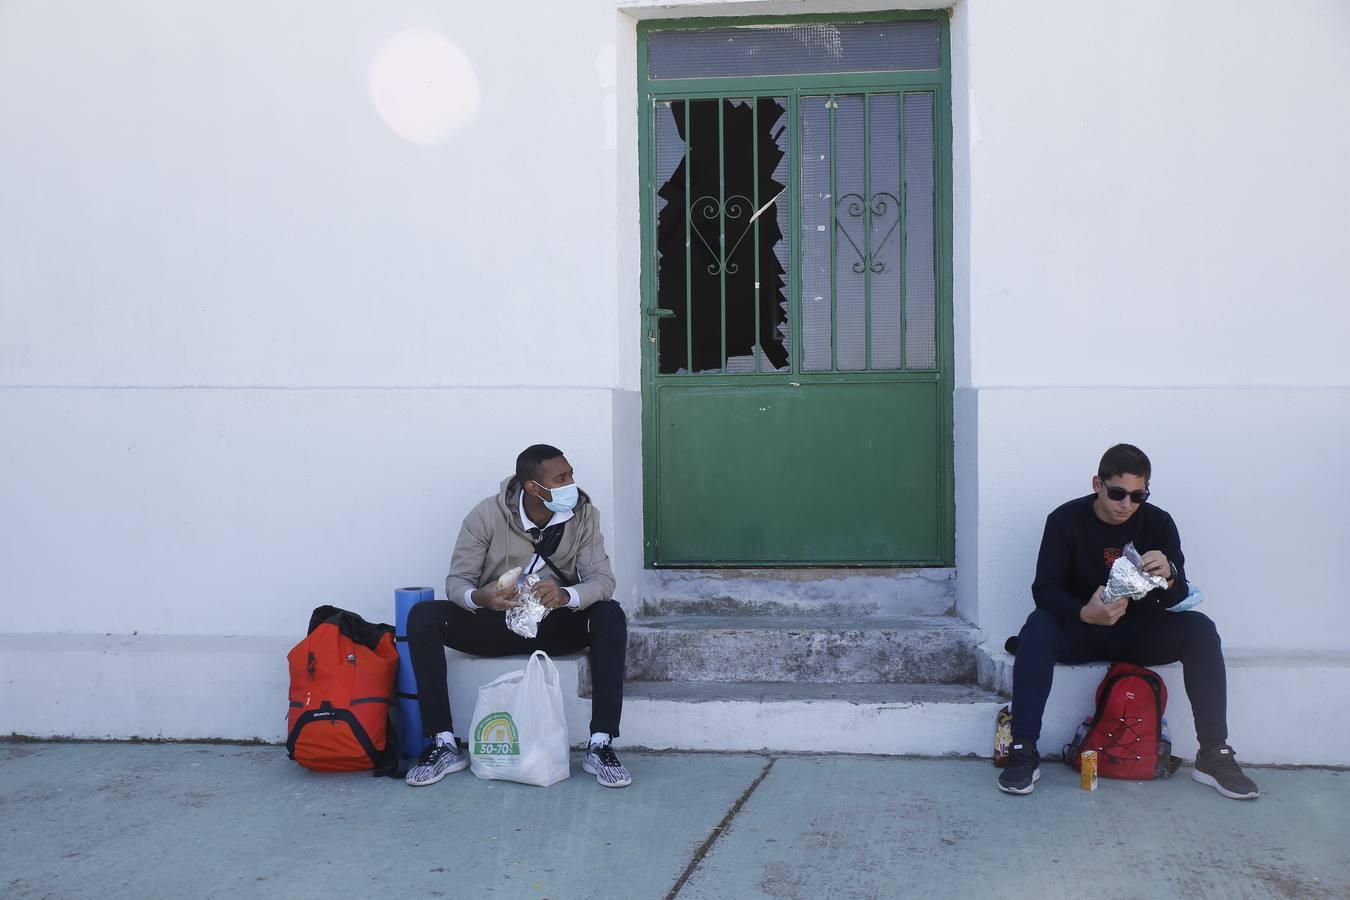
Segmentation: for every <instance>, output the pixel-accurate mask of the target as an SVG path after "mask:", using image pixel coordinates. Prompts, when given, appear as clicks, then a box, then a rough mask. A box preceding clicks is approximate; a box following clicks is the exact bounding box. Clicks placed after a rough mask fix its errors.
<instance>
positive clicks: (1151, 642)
mask: <svg viewBox="0 0 1350 900" xmlns="http://www.w3.org/2000/svg"><path fill="white" fill-rule="evenodd" d="M1101 660H1105V661H1107V662H1128V663H1134V664H1135V665H1137V666H1161V665H1166V664H1167V663H1174V662H1180V663H1181V668H1182V675H1183V677H1184V678H1185V681H1186V696H1187V697H1189V698H1190V701H1191V709H1192V711H1193V712H1194V713H1195V736H1196V738H1198V739H1199V741H1200V746H1201V747H1206V748H1208V747H1213V746H1215V745H1217V744H1223V743H1226V742H1227V740H1228V679H1227V675H1226V673H1225V670H1224V662H1223V646H1222V644H1221V642H1220V641H1219V632H1218V631H1217V630H1216V629H1215V628H1214V623H1213V622H1211V621H1210V619H1209V617H1208V616H1206V615H1205V614H1204V613H1198V612H1194V611H1192V612H1182V613H1171V612H1167V611H1166V610H1164V609H1161V608H1159V607H1157V606H1150V605H1147V604H1140V603H1133V602H1131V604H1130V610H1129V611H1128V612H1126V613H1125V615H1124V616H1122V617H1121V618H1120V619H1119V620H1117V622H1116V624H1114V625H1088V624H1087V623H1085V622H1080V621H1073V622H1064V621H1062V620H1060V619H1059V618H1058V617H1057V616H1055V614H1054V613H1051V612H1047V611H1046V610H1043V609H1037V610H1035V611H1034V612H1033V613H1032V614H1031V615H1029V616H1027V623H1026V624H1025V625H1023V626H1022V633H1021V635H1020V638H1019V640H1018V644H1017V657H1016V662H1015V663H1014V664H1013V707H1012V711H1013V721H1012V736H1013V742H1014V743H1019V744H1034V743H1036V741H1037V739H1038V738H1040V736H1041V716H1042V715H1043V714H1044V712H1045V701H1046V698H1047V697H1049V696H1050V684H1051V681H1052V680H1053V679H1054V675H1055V663H1057V662H1059V663H1068V664H1069V665H1076V664H1079V663H1087V662H1097V661H1101ZM1087 712H1089V710H1084V713H1085V714H1086V713H1087Z"/></svg>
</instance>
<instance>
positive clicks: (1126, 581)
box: [1102, 556, 1167, 603]
mask: <svg viewBox="0 0 1350 900" xmlns="http://www.w3.org/2000/svg"><path fill="white" fill-rule="evenodd" d="M1161 587H1167V579H1166V578H1162V577H1160V576H1158V575H1149V574H1147V573H1146V572H1144V571H1143V570H1141V569H1139V568H1138V567H1137V566H1136V565H1135V564H1134V563H1132V562H1130V560H1129V558H1128V556H1121V557H1120V558H1119V559H1117V560H1116V561H1115V562H1113V563H1112V564H1111V574H1110V576H1109V577H1108V578H1107V579H1106V590H1104V591H1102V602H1103V603H1110V602H1112V601H1113V600H1119V599H1120V598H1122V597H1128V598H1129V599H1131V600H1138V599H1140V598H1141V597H1143V596H1144V595H1145V594H1147V593H1148V592H1149V591H1152V590H1155V589H1157V588H1161Z"/></svg>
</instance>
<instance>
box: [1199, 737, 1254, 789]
mask: <svg viewBox="0 0 1350 900" xmlns="http://www.w3.org/2000/svg"><path fill="white" fill-rule="evenodd" d="M1191 777H1192V778H1194V779H1195V780H1196V781H1198V782H1200V783H1201V784H1207V785H1209V786H1210V787H1212V788H1214V790H1216V791H1218V792H1219V793H1220V794H1223V795H1224V796H1225V797H1230V798H1232V799H1234V800H1251V799H1252V798H1253V797H1259V796H1261V792H1260V791H1259V790H1258V789H1257V787H1256V782H1254V781H1252V780H1251V779H1250V778H1248V777H1247V776H1246V775H1244V774H1242V769H1241V767H1239V766H1238V762H1237V757H1236V756H1234V755H1233V748H1232V747H1230V746H1228V745H1227V744H1220V745H1219V746H1217V747H1213V748H1211V749H1209V750H1201V751H1200V752H1199V753H1197V754H1196V755H1195V771H1193V772H1191Z"/></svg>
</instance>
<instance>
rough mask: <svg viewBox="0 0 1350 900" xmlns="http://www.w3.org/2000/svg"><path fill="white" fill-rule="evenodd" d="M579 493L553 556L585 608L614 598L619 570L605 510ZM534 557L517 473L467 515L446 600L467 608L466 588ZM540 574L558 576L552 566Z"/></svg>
mask: <svg viewBox="0 0 1350 900" xmlns="http://www.w3.org/2000/svg"><path fill="white" fill-rule="evenodd" d="M579 493H580V496H579V497H578V498H577V505H576V508H575V509H574V510H573V511H572V518H571V519H569V520H568V521H567V526H566V528H565V529H564V530H563V537H562V543H560V544H559V545H558V549H557V551H555V552H554V554H553V555H552V557H550V558H551V559H552V560H553V564H554V565H555V566H557V567H558V569H559V570H560V571H561V572H562V573H563V574H564V575H566V576H567V577H568V578H569V579H571V580H572V581H573V582H574V584H573V585H572V587H574V588H576V591H577V595H578V596H579V597H580V598H581V608H582V609H585V608H586V607H588V606H590V605H591V604H592V603H595V602H596V601H597V600H609V599H612V598H613V597H614V572H613V571H612V570H611V569H610V567H609V555H608V554H607V553H605V539H604V536H603V535H601V534H600V513H599V511H598V510H596V508H595V506H594V504H592V503H591V498H590V497H588V496H586V492H585V491H581V492H579ZM533 558H534V548H533V545H532V544H531V543H530V538H529V535H527V534H526V533H525V530H524V529H523V528H521V527H520V485H519V484H517V483H516V480H515V478H514V477H512V478H507V479H506V480H505V481H503V482H502V485H501V490H499V491H498V492H497V494H496V495H495V496H492V497H487V498H485V499H484V500H483V501H482V502H480V503H479V504H478V505H477V506H475V507H474V508H473V509H471V510H469V514H468V515H467V516H465V517H464V524H463V525H461V526H460V529H459V538H458V539H457V540H456V541H455V552H454V553H453V554H452V555H451V557H450V574H449V575H447V576H446V578H445V596H446V599H448V600H449V601H451V602H452V603H458V604H459V605H460V606H464V592H465V591H466V590H471V589H475V588H478V587H481V586H482V585H484V584H487V583H488V582H490V581H494V580H496V579H497V578H498V577H499V576H501V574H502V573H503V572H505V571H506V570H508V569H510V568H513V567H515V566H520V567H522V568H524V567H525V566H527V565H529V564H530V561H531V560H532V559H533ZM539 574H540V575H541V576H543V577H545V578H556V576H554V574H553V571H552V570H551V569H549V568H548V567H547V566H544V567H543V568H542V569H540V570H539Z"/></svg>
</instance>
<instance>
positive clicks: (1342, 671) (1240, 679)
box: [980, 644, 1350, 766]
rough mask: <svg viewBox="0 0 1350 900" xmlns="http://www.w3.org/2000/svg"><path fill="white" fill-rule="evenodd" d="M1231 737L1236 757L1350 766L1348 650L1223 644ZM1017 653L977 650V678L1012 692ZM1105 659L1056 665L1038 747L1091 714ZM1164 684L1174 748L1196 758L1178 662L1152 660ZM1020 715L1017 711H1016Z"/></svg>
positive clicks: (1051, 750)
mask: <svg viewBox="0 0 1350 900" xmlns="http://www.w3.org/2000/svg"><path fill="white" fill-rule="evenodd" d="M1224 658H1225V660H1226V661H1227V663H1228V735H1229V737H1228V740H1229V743H1230V744H1232V745H1233V749H1234V750H1236V751H1237V756H1238V760H1239V761H1241V762H1252V763H1281V764H1288V765H1337V766H1344V765H1350V752H1348V751H1347V749H1346V748H1347V747H1348V746H1350V722H1347V721H1346V718H1345V716H1344V715H1341V714H1340V713H1339V710H1340V709H1341V708H1342V706H1343V704H1341V703H1340V702H1339V701H1340V698H1343V697H1345V696H1346V694H1347V692H1350V654H1346V653H1339V654H1335V653H1326V654H1316V655H1306V656H1273V655H1269V654H1259V653H1250V652H1244V651H1241V650H1236V651H1235V650H1231V649H1225V651H1224ZM1012 667H1013V658H1012V657H1011V656H1009V655H1008V654H1007V653H1006V652H1004V650H1003V649H1002V648H1001V647H998V646H995V645H992V644H985V645H983V646H982V647H981V648H980V683H981V684H982V685H983V686H985V687H987V688H990V689H992V690H997V691H999V692H1001V693H1004V694H1007V695H1009V696H1011V694H1012ZM1108 668H1109V666H1108V664H1107V663H1091V664H1089V665H1085V666H1056V667H1055V682H1054V687H1053V688H1052V689H1051V691H1050V700H1049V702H1048V703H1047V704H1046V707H1045V716H1044V718H1043V719H1042V722H1041V739H1040V742H1039V748H1040V751H1041V752H1042V753H1047V754H1058V753H1059V752H1060V749H1061V748H1062V747H1063V746H1064V745H1065V744H1066V743H1068V741H1069V738H1071V737H1072V736H1073V732H1074V729H1075V728H1076V727H1077V726H1078V723H1079V722H1081V721H1082V720H1083V717H1084V716H1086V715H1088V714H1089V713H1090V712H1092V709H1093V703H1094V697H1095V696H1096V691H1097V685H1098V684H1099V683H1100V682H1101V680H1102V676H1103V675H1105V674H1106V670H1107V669H1108ZM1152 668H1153V669H1154V670H1155V671H1156V672H1158V673H1159V674H1161V675H1162V677H1163V682H1164V683H1165V684H1166V685H1167V722H1168V724H1169V725H1170V726H1171V732H1172V752H1173V753H1175V754H1176V755H1177V756H1180V757H1183V758H1185V759H1193V758H1194V757H1195V751H1196V741H1195V720H1194V718H1192V714H1191V703H1190V700H1188V699H1187V697H1186V686H1185V684H1184V683H1183V681H1182V672H1181V665H1180V664H1173V665H1170V666H1154V667H1152ZM1014 715H1016V710H1014Z"/></svg>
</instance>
